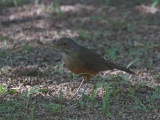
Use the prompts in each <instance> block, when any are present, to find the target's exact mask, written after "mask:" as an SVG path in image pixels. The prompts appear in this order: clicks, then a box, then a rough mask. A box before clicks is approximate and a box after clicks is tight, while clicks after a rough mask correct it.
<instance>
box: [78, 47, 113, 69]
mask: <svg viewBox="0 0 160 120" xmlns="http://www.w3.org/2000/svg"><path fill="white" fill-rule="evenodd" d="M81 50H82V51H81V52H80V54H79V59H80V60H81V61H82V62H83V63H84V67H85V68H86V69H88V70H95V71H103V70H110V69H113V66H114V64H113V63H112V62H109V61H106V60H104V59H103V58H102V57H101V56H100V55H98V54H97V53H94V52H92V51H91V50H89V49H87V48H84V47H83V49H81Z"/></svg>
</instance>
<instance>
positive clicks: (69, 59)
mask: <svg viewBox="0 0 160 120" xmlns="http://www.w3.org/2000/svg"><path fill="white" fill-rule="evenodd" d="M53 46H54V47H57V48H58V49H59V50H60V52H61V53H62V58H63V61H64V63H65V65H66V67H67V68H68V69H69V70H70V71H71V72H73V73H76V74H79V75H81V76H82V77H83V78H84V79H85V80H86V81H89V80H90V77H92V76H94V75H96V74H97V73H99V72H100V71H105V70H112V69H119V70H122V71H125V72H127V73H130V74H134V72H132V71H130V70H129V69H127V68H126V67H123V66H119V65H116V64H114V63H112V62H110V61H107V60H105V59H103V58H102V57H101V56H100V55H98V54H97V53H95V52H92V51H91V50H89V49H87V48H85V47H82V46H80V45H78V44H77V43H76V42H74V41H73V40H71V39H69V38H61V39H59V40H58V41H56V42H55V44H54V45H53Z"/></svg>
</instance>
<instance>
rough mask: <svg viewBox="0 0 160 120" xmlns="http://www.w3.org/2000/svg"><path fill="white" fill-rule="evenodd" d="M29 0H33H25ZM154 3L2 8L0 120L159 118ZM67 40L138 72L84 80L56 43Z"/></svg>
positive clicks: (159, 31) (159, 33)
mask: <svg viewBox="0 0 160 120" xmlns="http://www.w3.org/2000/svg"><path fill="white" fill-rule="evenodd" d="M26 1H27V0H26ZM152 5H153V1H150V0H141V1H140V0H135V1H133V0H127V1H126V0H123V1H122V0H113V1H108V0H106V1H105V0H101V1H98V0H78V1H77V0H68V1H65V0H64V1H51V0H45V1H43V0H41V1H38V0H35V1H32V2H31V1H28V2H26V3H24V4H23V3H21V4H19V5H18V6H15V4H14V5H13V4H12V3H6V4H3V5H1V6H0V119H2V120H28V119H30V120H75V119H77V120H97V119H99V120H110V119H111V120H122V119H123V120H152V119H154V120H159V119H160V110H159V109H160V100H159V98H160V88H159V86H160V62H159V60H160V27H159V26H160V19H159V18H160V9H159V8H160V6H159V5H157V6H155V7H153V6H152ZM61 37H69V38H72V39H74V40H75V41H77V42H78V43H79V44H81V45H82V46H85V47H88V48H89V49H91V50H93V51H95V52H97V53H99V54H100V55H101V56H104V58H105V59H109V60H111V61H113V62H114V63H116V64H119V65H123V66H130V69H132V70H133V71H134V72H135V73H136V74H135V75H132V74H128V73H125V72H122V71H118V70H110V71H104V72H101V73H100V74H99V75H97V76H95V77H93V78H92V80H91V81H90V82H89V86H88V88H87V90H86V92H85V94H84V96H83V99H81V100H78V98H72V97H73V95H74V93H75V92H76V89H77V88H78V86H79V84H80V82H81V80H82V78H81V77H80V76H78V75H75V74H73V73H71V72H70V71H69V70H68V69H67V68H66V67H65V65H64V64H63V61H62V60H61V55H60V54H59V52H58V51H57V50H56V49H55V48H52V47H51V46H50V44H51V43H52V42H55V41H56V40H57V39H58V38H61Z"/></svg>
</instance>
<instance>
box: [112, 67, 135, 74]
mask: <svg viewBox="0 0 160 120" xmlns="http://www.w3.org/2000/svg"><path fill="white" fill-rule="evenodd" d="M114 68H116V69H119V70H122V71H125V72H127V73H130V74H135V73H134V72H133V71H131V70H129V69H128V68H126V67H123V66H120V65H115V66H114Z"/></svg>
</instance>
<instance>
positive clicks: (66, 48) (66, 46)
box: [51, 38, 79, 53]
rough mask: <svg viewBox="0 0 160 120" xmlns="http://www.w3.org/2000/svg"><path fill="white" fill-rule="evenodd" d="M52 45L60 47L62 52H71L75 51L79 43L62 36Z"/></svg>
mask: <svg viewBox="0 0 160 120" xmlns="http://www.w3.org/2000/svg"><path fill="white" fill-rule="evenodd" d="M51 46H52V47H56V48H58V49H59V50H60V51H61V52H62V53H69V52H72V51H74V50H75V49H76V48H77V47H78V46H79V45H78V44H77V43H76V42H74V41H73V40H72V39H70V38H60V39H58V40H57V41H56V42H54V43H53V44H52V45H51Z"/></svg>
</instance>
